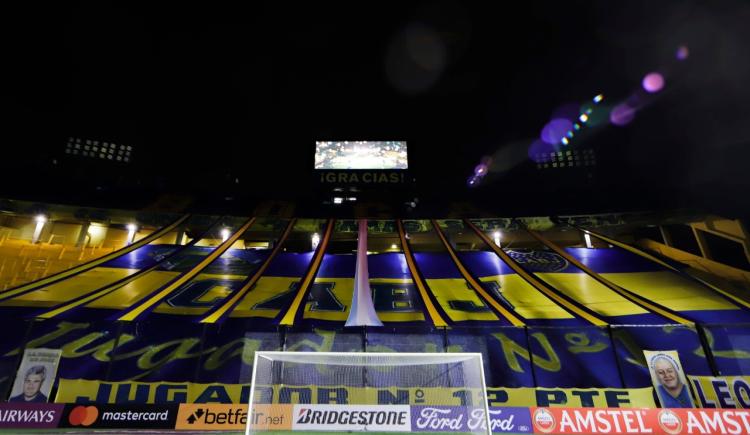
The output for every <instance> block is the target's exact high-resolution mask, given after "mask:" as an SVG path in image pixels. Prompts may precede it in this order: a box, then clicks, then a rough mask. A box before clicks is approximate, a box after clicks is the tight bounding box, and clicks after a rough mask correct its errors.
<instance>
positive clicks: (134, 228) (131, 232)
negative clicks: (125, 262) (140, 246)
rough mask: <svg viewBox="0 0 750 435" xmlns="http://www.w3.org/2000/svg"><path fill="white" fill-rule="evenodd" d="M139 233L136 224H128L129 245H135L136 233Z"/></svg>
mask: <svg viewBox="0 0 750 435" xmlns="http://www.w3.org/2000/svg"><path fill="white" fill-rule="evenodd" d="M137 231H138V227H137V226H136V225H135V224H128V245H129V244H131V243H133V240H135V233H136V232H137Z"/></svg>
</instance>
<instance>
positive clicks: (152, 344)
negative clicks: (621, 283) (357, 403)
mask: <svg viewBox="0 0 750 435" xmlns="http://www.w3.org/2000/svg"><path fill="white" fill-rule="evenodd" d="M353 266H354V264H353V263H352V267H353ZM370 266H371V268H370V271H371V273H372V270H373V267H372V264H371V265H370ZM373 290H374V293H378V292H380V291H381V290H382V289H378V288H376V287H373ZM385 290H388V291H390V290H392V289H390V290H389V289H385ZM385 290H384V291H385ZM388 291H386V293H388ZM250 293H253V292H250ZM375 300H376V302H377V301H378V297H375ZM407 302H408V301H407V300H406V299H404V300H401V301H400V302H399V303H403V304H407ZM378 303H379V302H378ZM407 305H408V304H407ZM8 327H10V325H8ZM24 327H25V326H24ZM257 327H258V326H257V324H256V323H255V321H254V320H252V319H251V320H245V319H227V321H226V322H225V323H224V325H223V326H222V328H220V329H219V328H216V327H214V326H213V325H211V326H209V327H207V330H206V333H205V335H203V334H202V326H201V325H199V324H196V323H191V322H186V323H185V324H180V326H179V327H175V321H174V319H165V318H163V317H160V318H154V319H153V320H149V321H145V322H134V323H132V324H127V325H124V326H123V327H122V328H120V329H119V332H121V335H120V337H119V340H118V338H117V333H118V327H117V325H116V324H114V323H111V322H102V321H67V320H66V321H57V320H49V321H45V322H35V323H34V325H33V328H32V330H31V332H30V333H29V341H28V344H27V348H50V349H60V350H61V351H62V358H61V360H60V365H59V368H58V377H59V378H66V379H104V377H105V375H106V373H107V372H108V371H109V373H110V376H111V379H110V380H111V381H130V382H177V383H183V382H188V381H190V382H198V383H219V384H242V383H249V382H250V381H251V375H252V368H253V367H252V364H253V356H254V353H255V351H258V350H280V343H281V338H282V336H281V335H280V334H279V332H278V331H275V330H272V331H253V330H252V329H251V328H257ZM14 328H18V325H16V326H14ZM612 337H613V338H614V340H611V339H610V337H609V336H608V335H607V334H606V333H604V331H603V330H602V329H601V328H596V327H571V328H561V329H560V330H558V331H553V330H552V329H551V328H529V330H528V334H527V332H526V331H525V330H524V328H516V327H502V328H452V329H451V330H449V331H447V333H444V332H443V331H433V330H429V329H417V328H412V329H410V328H406V327H393V328H388V327H385V328H375V327H373V328H372V330H370V328H368V331H367V340H368V341H367V351H368V352H418V353H422V352H445V351H451V352H481V353H482V354H483V357H484V358H483V362H484V364H485V375H486V383H487V386H488V387H504V388H520V387H534V386H539V387H545V388H546V387H549V388H557V387H565V388H623V387H625V388H643V387H650V386H651V378H650V375H649V370H648V367H647V365H646V363H645V358H644V357H643V349H658V348H659V347H655V346H658V345H659V344H660V343H665V342H669V343H670V344H671V345H673V346H675V348H677V349H678V350H679V354H680V357H681V358H680V360H681V363H682V364H683V368H684V370H685V372H686V373H688V374H690V375H692V376H711V371H710V368H709V366H708V363H707V362H706V358H705V355H704V354H703V353H702V348H701V344H700V340H699V338H698V335H697V333H696V331H695V329H694V328H689V327H683V326H676V325H668V326H645V327H617V328H612ZM201 339H203V340H204V341H203V343H202V344H201ZM284 339H285V342H286V350H288V351H309V352H331V351H338V352H347V351H351V352H361V351H363V340H362V335H361V331H337V330H330V329H322V328H313V329H311V330H292V331H289V332H287V333H286V334H285V335H284ZM529 345H530V346H529ZM19 347H20V345H19V344H18V343H12V342H11V343H5V342H3V343H0V366H2V367H6V368H7V370H6V372H5V373H9V371H10V372H15V370H16V368H17V366H15V364H16V361H17V356H18V353H19V352H21V349H20V348H19ZM715 349H716V350H715V355H720V356H721V358H718V357H717V359H721V360H723V361H728V360H729V359H730V358H734V359H738V358H745V356H744V355H745V353H741V352H739V350H738V351H737V352H731V353H730V349H728V348H726V347H723V346H722V347H719V346H718V344H717V345H716V347H715ZM743 352H750V349H748V350H747V351H744V350H743ZM115 355H116V356H117V357H116V358H115V359H114V361H112V359H113V356H115ZM110 363H111V364H112V367H111V369H109V370H108V367H109V365H110ZM11 367H12V369H11ZM618 368H619V370H620V372H621V373H622V375H623V376H622V378H621V377H620V376H619V374H618ZM196 374H197V377H196ZM11 378H12V376H11ZM621 379H622V380H624V385H623V382H622V381H621ZM535 381H536V382H535ZM568 406H570V405H568Z"/></svg>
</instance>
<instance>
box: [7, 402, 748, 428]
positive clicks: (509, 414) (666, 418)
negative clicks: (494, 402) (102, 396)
mask: <svg viewBox="0 0 750 435" xmlns="http://www.w3.org/2000/svg"><path fill="white" fill-rule="evenodd" d="M360 408H363V407H362V406H361V405H291V404H288V405H263V406H260V407H256V408H255V412H254V413H253V415H248V406H247V405H228V404H181V405H138V404H129V405H102V404H96V405H77V404H47V403H38V404H37V403H31V404H29V403H0V429H3V430H24V429H56V428H64V429H67V430H70V429H144V428H148V429H151V430H154V429H156V430H162V431H165V430H174V431H178V432H179V431H182V430H189V431H193V432H196V431H204V430H205V431H217V430H219V431H221V430H228V431H245V430H246V429H247V428H248V426H249V429H250V430H251V432H252V433H258V434H262V433H264V432H269V433H270V432H271V431H273V432H274V433H276V434H284V433H288V434H294V433H295V432H297V433H300V434H310V433H315V432H331V431H342V430H351V429H347V428H351V427H352V426H355V427H356V426H357V425H360V426H362V425H364V426H366V427H367V430H368V431H369V432H376V433H377V432H378V431H389V432H402V433H406V432H409V433H412V432H415V433H436V432H439V433H445V434H450V433H467V432H471V431H473V430H476V429H477V428H481V427H483V425H485V424H486V423H485V421H486V419H485V418H484V414H483V413H484V409H483V408H482V407H472V406H447V405H434V406H423V405H373V406H370V407H368V409H360ZM489 413H490V420H489V421H490V425H491V429H492V433H496V434H501V433H502V434H527V433H528V434H531V433H533V434H582V435H588V434H621V433H628V434H643V435H682V434H691V435H692V434H700V435H704V434H705V435H708V434H722V435H723V434H747V433H750V410H745V409H734V410H727V409H658V408H538V407H532V408H527V407H490V408H489Z"/></svg>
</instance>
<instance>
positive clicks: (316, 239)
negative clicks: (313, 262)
mask: <svg viewBox="0 0 750 435" xmlns="http://www.w3.org/2000/svg"><path fill="white" fill-rule="evenodd" d="M310 242H311V244H312V250H313V251H314V250H316V249H317V248H318V245H319V244H320V234H318V233H313V235H312V237H310Z"/></svg>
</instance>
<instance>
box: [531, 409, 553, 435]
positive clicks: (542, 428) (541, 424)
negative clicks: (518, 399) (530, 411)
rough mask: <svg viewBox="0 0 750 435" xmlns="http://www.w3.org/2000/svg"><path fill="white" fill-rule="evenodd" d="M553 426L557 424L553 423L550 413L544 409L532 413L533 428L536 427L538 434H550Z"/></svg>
mask: <svg viewBox="0 0 750 435" xmlns="http://www.w3.org/2000/svg"><path fill="white" fill-rule="evenodd" d="M555 426H557V422H556V421H555V416H554V415H552V413H551V412H549V411H548V410H546V409H544V408H539V409H537V410H536V411H534V427H536V428H537V429H538V430H539V432H542V433H550V432H552V431H553V430H555Z"/></svg>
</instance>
